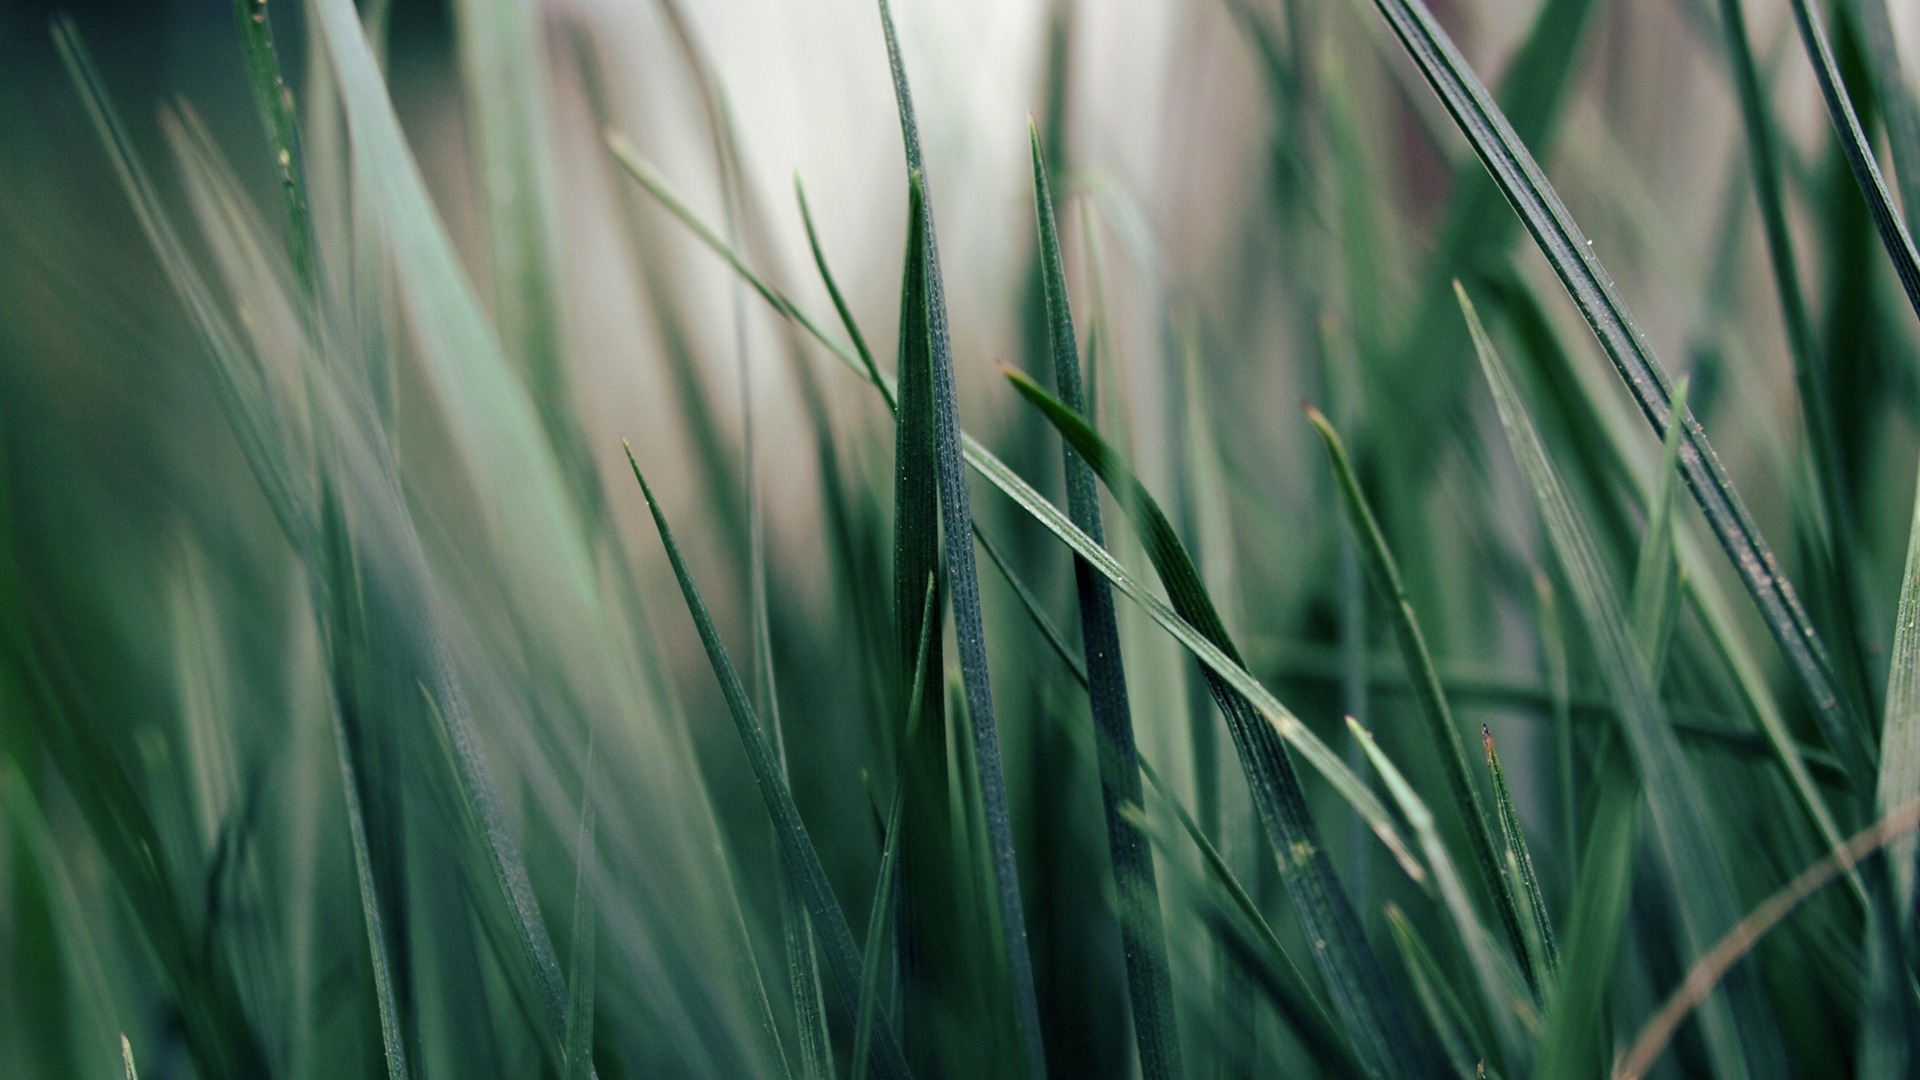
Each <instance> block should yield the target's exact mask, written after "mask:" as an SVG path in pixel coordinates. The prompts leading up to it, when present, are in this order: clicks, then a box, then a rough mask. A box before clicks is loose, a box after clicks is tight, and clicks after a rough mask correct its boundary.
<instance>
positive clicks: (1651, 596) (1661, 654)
mask: <svg viewBox="0 0 1920 1080" xmlns="http://www.w3.org/2000/svg"><path fill="white" fill-rule="evenodd" d="M1673 400H1674V408H1675V410H1676V411H1684V410H1685V409H1686V403H1687V380H1686V378H1684V377H1682V378H1681V379H1680V381H1679V382H1678V383H1676V384H1675V385H1674V388H1673ZM1679 465H1680V425H1679V424H1670V425H1668V426H1667V437H1666V441H1665V443H1664V444H1663V445H1662V446H1661V447H1660V468H1659V471H1658V473H1657V474H1656V475H1657V476H1658V479H1657V480H1655V481H1654V485H1653V504H1652V507H1651V512H1650V513H1649V514H1648V516H1647V535H1646V537H1645V539H1644V540H1642V542H1641V544H1640V552H1639V554H1638V556H1637V558H1636V561H1635V563H1634V568H1633V594H1632V596H1631V598H1630V599H1629V601H1628V608H1627V623H1628V625H1629V626H1630V627H1631V628H1632V631H1633V640H1634V643H1635V644H1637V645H1638V646H1639V647H1640V656H1641V658H1642V659H1643V660H1645V661H1646V664H1647V672H1648V673H1649V674H1650V675H1652V676H1653V680H1654V682H1655V684H1656V685H1657V684H1658V683H1659V681H1660V673H1661V672H1662V671H1664V670H1666V666H1667V646H1668V644H1669V643H1670V642H1671V641H1672V640H1673V625H1674V622H1675V621H1676V620H1677V619H1678V618H1679V617H1680V586H1681V568H1680V564H1679V562H1678V561H1676V560H1675V558H1674V540H1673V486H1674V480H1675V478H1676V477H1677V476H1678V475H1679Z"/></svg>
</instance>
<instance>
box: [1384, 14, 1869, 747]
mask: <svg viewBox="0 0 1920 1080" xmlns="http://www.w3.org/2000/svg"><path fill="white" fill-rule="evenodd" d="M1376 4H1377V5H1378V7H1379V9H1380V11H1381V13H1382V14H1383V15H1384V16H1385V17H1386V19H1387V22H1388V23H1389V25H1391V27H1392V28H1393V31H1394V33H1395V34H1396V35H1397V36H1398V37H1399V38H1400V41H1401V43H1402V44H1403V45H1405V46H1406V49H1407V51H1408V53H1409V54H1410V55H1411V56H1412V57H1413V60H1414V62H1415V64H1417V65H1418V66H1419V68H1420V70H1421V73H1422V74H1423V75H1425V76H1426V79H1427V81H1428V82H1429V83H1430V84H1431V85H1432V87H1433V88H1434V90H1435V92H1437V93H1438V94H1439V95H1440V99H1441V101H1442V102H1443V103H1444V104H1445V105H1446V108H1447V111H1448V112H1449V113H1451V114H1452V116H1453V118H1454V121H1455V122H1456V123H1457V124H1458V125H1459V126H1460V129H1461V131H1462V132H1463V133H1464V134H1465V135H1466V136H1467V139H1468V141H1470V142H1471V143H1472V144H1473V148H1474V152H1475V153H1477V154H1478V155H1479V156H1480V159H1481V161H1482V162H1483V163H1484V164H1485V165H1486V167H1487V171H1488V172H1489V173H1491V174H1492V175H1493V178H1494V181H1495V183H1496V184H1498V185H1499V187H1500V190H1501V192H1502V193H1503V194H1505V195H1506V197H1507V201H1508V202H1509V203H1511V204H1512V205H1513V207H1514V209H1515V211H1516V212H1518V213H1519V215H1520V217H1521V220H1522V222H1523V223H1524V224H1525V225H1526V227H1527V231H1528V232H1529V233H1531V234H1532V235H1533V238H1534V242H1535V243H1537V244H1538V245H1539V246H1540V249H1541V251H1542V252H1543V253H1544V254H1545V255H1546V257H1547V261H1548V262H1550V263H1551V264H1552V265H1553V268H1554V272H1555V273H1556V274H1557V275H1559V277H1560V281H1561V283H1562V284H1563V285H1565V286H1566V289H1567V291H1568V293H1569V294H1570V295H1571V296H1572V297H1573V300H1574V303H1575V304H1576V305H1578V306H1579V308H1580V312H1581V314H1582V315H1583V316H1585V317H1586V320H1587V324H1588V325H1589V326H1590V327H1592V328H1593V331H1594V334H1595V336H1596V337H1598V338H1599V340H1600V344H1601V346H1602V347H1603V348H1604V349H1605V350H1606V353H1607V356H1608V357H1609V359H1611V360H1612V361H1613V364H1614V367H1615V368H1616V369H1617V370H1618V371H1619V373H1620V375H1621V377H1622V378H1623V379H1625V380H1626V383H1627V388H1628V390H1629V391H1631V392H1632V394H1633V397H1634V400H1635V402H1636V403H1637V404H1638V405H1639V407H1640V411H1641V412H1642V414H1643V415H1645V416H1646V418H1647V420H1648V421H1649V422H1650V423H1651V424H1653V426H1654V429H1655V430H1657V431H1665V430H1666V428H1667V425H1668V418H1669V416H1670V414H1671V413H1672V411H1673V410H1672V407H1671V404H1670V391H1669V388H1668V380H1667V376H1666V373H1665V371H1664V370H1663V369H1662V368H1661V367H1660V364H1659V361H1658V359H1657V358H1656V357H1655V355H1654V353H1653V349H1652V347H1651V346H1649V345H1648V344H1647V343H1646V340H1645V339H1644V338H1643V337H1642V336H1641V334H1640V331H1639V328H1638V327H1637V326H1636V325H1635V324H1634V322H1633V317H1632V315H1631V314H1630V313H1629V312H1628V311H1627V308H1626V305H1625V304H1623V303H1622V302H1621V301H1620V298H1619V296H1618V295H1616V294H1615V292H1614V289H1613V285H1612V278H1611V277H1610V276H1608V274H1607V272H1606V270H1605V269H1604V268H1603V267H1602V266H1601V265H1600V261H1599V259H1598V258H1597V257H1595V255H1594V254H1593V249H1592V247H1591V245H1589V244H1588V243H1587V240H1586V238H1585V237H1584V236H1583V235H1582V234H1581V232H1580V229H1579V227H1578V226H1577V225H1575V224H1574V222H1573V218H1572V216H1571V215H1570V214H1568V213H1567V209H1566V207H1565V206H1564V205H1563V204H1562V203H1561V202H1560V197H1559V195H1558V194H1556V193H1555V192H1554V190H1553V186H1552V185H1551V184H1549V183H1548V182H1547V178H1546V175H1545V174H1544V173H1542V172H1541V170H1540V166H1539V164H1538V163H1536V162H1535V161H1534V159H1533V155H1532V154H1531V153H1529V152H1528V150H1527V148H1526V146H1525V145H1524V144H1523V143H1522V142H1521V140H1520V138H1519V136H1518V135H1516V134H1515V133H1514V130H1513V127H1512V126H1511V125H1510V124H1509V123H1508V122H1507V120H1506V118H1505V117H1504V116H1503V115H1502V114H1501V112H1500V110H1499V108H1498V107H1497V106H1496V105H1494V103H1493V100H1492V98H1491V97H1490V96H1489V95H1488V93H1487V90H1486V87H1485V86H1483V85H1482V84H1481V83H1480V80H1479V78H1478V77H1477V76H1476V75H1474V73H1473V70H1472V69H1471V68H1470V67H1469V66H1468V65H1467V62H1466V61H1465V60H1464V59H1463V58H1462V57H1461V56H1460V53H1459V51H1458V50H1457V49H1456V48H1454V45H1453V41H1452V39H1450V38H1449V37H1448V36H1447V34H1446V31H1444V30H1442V29H1441V27H1440V24H1439V23H1438V22H1436V21H1435V20H1434V18H1433V14H1432V13H1431V12H1430V11H1428V10H1427V6H1426V4H1425V3H1423V2H1422V0H1376ZM1682 419H1683V422H1684V423H1685V424H1686V441H1685V443H1684V444H1683V446H1682V448H1681V454H1680V464H1681V472H1682V475H1684V476H1685V477H1686V480H1687V486H1688V488H1689V489H1691V490H1692V492H1693V496H1694V499H1695V500H1696V501H1697V502H1698V503H1699V504H1700V509H1701V511H1702V512H1703V513H1704V514H1705V515H1706V518H1707V523H1708V525H1709V526H1710V527H1711V528H1712V529H1713V532H1714V535H1715V536H1716V537H1717V538H1718V539H1719V541H1720V544H1721V546H1722V547H1723V548H1725V549H1726V552H1727V555H1728V557H1729V558H1730V559H1731V560H1732V561H1733V565H1734V569H1735V570H1736V571H1737V572H1738V573H1739V575H1740V579H1741V581H1742V583H1743V584H1745V585H1746V587H1747V591H1748V593H1749V594H1751V595H1752V597H1753V600H1754V603H1755V604H1756V605H1757V606H1758V607H1759V609H1760V613H1761V616H1762V618H1763V619H1764V620H1765V621H1766V624H1767V629H1768V630H1769V631H1770V632H1771V633H1772V634H1773V637H1774V640H1775V641H1776V642H1777V643H1778V644H1779V646H1780V648H1781V651H1782V652H1783V653H1785V654H1786V658H1787V663H1788V665H1789V666H1790V667H1791V668H1792V670H1793V673H1794V677H1795V679H1796V681H1797V682H1798V683H1799V685H1800V688H1801V691H1802V692H1803V693H1804V694H1805V696H1806V698H1807V701H1808V703H1809V704H1810V705H1811V706H1812V707H1813V709H1814V711H1815V714H1816V715H1817V716H1818V717H1819V719H1820V723H1821V731H1822V734H1823V735H1824V736H1825V737H1826V739H1827V741H1828V743H1829V745H1830V746H1832V748H1833V749H1834V751H1835V752H1836V753H1838V754H1839V755H1841V760H1842V761H1843V762H1844V763H1845V764H1846V767H1847V769H1848V772H1849V773H1850V774H1853V775H1854V776H1856V777H1859V776H1863V775H1865V773H1866V772H1867V771H1868V770H1867V767H1866V762H1867V753H1866V750H1865V748H1864V747H1863V746H1862V745H1861V742H1860V739H1859V729H1858V727H1857V726H1856V725H1855V723H1854V721H1853V720H1852V719H1851V718H1850V717H1849V716H1848V713H1847V708H1846V704H1845V702H1844V700H1843V699H1842V697H1841V695H1840V693H1839V689H1838V686H1837V684H1836V681H1835V678H1834V674H1833V666H1832V663H1831V661H1830V660H1829V659H1828V657H1827V652H1826V649H1825V647H1824V646H1823V645H1821V643H1820V639H1819V636H1818V634H1817V633H1816V632H1815V630H1814V628H1813V623H1812V621H1811V620H1809V619H1808V617H1807V614H1806V611H1805V610H1804V609H1803V608H1802V607H1801V605H1800V601H1799V599H1798V598H1797V597H1796V596H1795V595H1794V592H1793V586H1792V584H1791V583H1790V582H1788V581H1787V579H1786V577H1785V575H1784V574H1782V573H1781V572H1780V570H1779V566H1778V563H1777V562H1776V561H1775V559H1774V557H1773V553H1772V551H1771V550H1769V548H1768V547H1767V543H1766V540H1765V539H1764V538H1763V537H1762V536H1761V535H1760V530H1759V527H1758V526H1757V525H1755V524H1754V521H1753V517H1752V515H1751V514H1749V513H1748V512H1747V509H1746V504H1745V503H1743V502H1742V501H1741V499H1740V496H1739V494H1738V493H1736V492H1735V491H1734V489H1733V485H1732V483H1731V481H1729V480H1728V479H1727V475H1726V472H1725V470H1724V469H1722V468H1721V466H1720V459H1719V457H1718V456H1717V455H1716V454H1715V453H1714V451H1713V447H1712V445H1711V444H1709V443H1708V442H1707V436H1706V432H1705V430H1704V429H1702V428H1701V427H1700V424H1699V421H1697V420H1695V419H1694V418H1693V417H1692V416H1691V415H1690V414H1685V413H1683V414H1682Z"/></svg>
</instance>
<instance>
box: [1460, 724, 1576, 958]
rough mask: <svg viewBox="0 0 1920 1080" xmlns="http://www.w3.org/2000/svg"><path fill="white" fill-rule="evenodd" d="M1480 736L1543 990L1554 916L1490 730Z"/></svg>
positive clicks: (1554, 953) (1507, 865)
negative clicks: (1523, 899)
mask: <svg viewBox="0 0 1920 1080" xmlns="http://www.w3.org/2000/svg"><path fill="white" fill-rule="evenodd" d="M1480 737H1481V739H1482V740H1484V741H1485V744H1486V750H1487V770H1488V771H1489V772H1491V773H1492V774H1493V806H1494V809H1495V810H1496V811H1497V812H1498V813H1499V815H1500V837H1501V839H1502V840H1503V841H1505V845H1506V846H1505V850H1504V851H1503V852H1502V857H1503V860H1504V861H1503V865H1502V869H1503V870H1506V871H1507V872H1508V873H1511V874H1514V875H1517V876H1518V878H1519V880H1518V882H1517V883H1516V885H1515V891H1517V892H1519V893H1520V895H1522V896H1525V897H1526V898H1527V929H1528V938H1527V944H1528V946H1529V950H1530V953H1531V955H1533V956H1534V957H1535V960H1534V964H1535V965H1536V968H1537V970H1536V971H1535V972H1534V977H1533V985H1534V986H1536V987H1539V988H1540V992H1541V993H1544V992H1545V990H1546V988H1547V987H1550V986H1552V985H1553V981H1552V980H1553V973H1554V970H1555V969H1556V968H1558V967H1559V966H1560V951H1559V949H1558V948H1557V947H1556V946H1555V944H1554V940H1553V920H1552V919H1550V918H1548V917H1547V901H1546V898H1545V897H1544V896H1542V895H1541V893H1540V878H1539V875H1537V874H1536V873H1534V869H1533V852H1532V851H1531V850H1530V849H1529V848H1528V847H1527V834H1526V831H1525V830H1524V829H1523V828H1522V827H1521V825H1520V814H1519V811H1517V810H1515V809H1514V808H1513V792H1512V791H1511V790H1510V789H1509V788H1508V787H1507V774H1506V772H1505V771H1503V770H1502V769H1501V768H1500V754H1499V752H1498V751H1496V750H1495V749H1494V747H1493V732H1491V731H1489V730H1488V729H1486V728H1484V727H1482V728H1481V729H1480Z"/></svg>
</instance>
